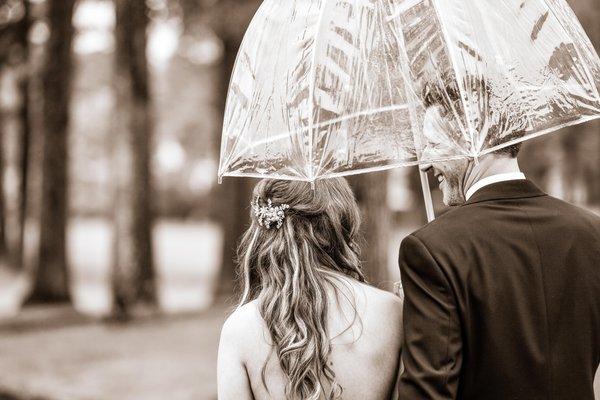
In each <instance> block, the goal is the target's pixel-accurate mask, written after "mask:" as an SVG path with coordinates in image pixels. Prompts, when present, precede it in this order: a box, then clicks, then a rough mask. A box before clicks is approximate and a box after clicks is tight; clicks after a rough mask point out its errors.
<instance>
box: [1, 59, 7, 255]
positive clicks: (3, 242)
mask: <svg viewBox="0 0 600 400" xmlns="http://www.w3.org/2000/svg"><path fill="white" fill-rule="evenodd" d="M2 72H3V65H2V64H0V79H1V77H2ZM1 90H2V87H1V86H0V91H1ZM4 127H5V126H4V110H3V109H0V177H2V176H4V170H5V165H4V164H5V162H4V161H5V160H4V143H5V140H4V139H5V131H4ZM5 200H6V199H5V196H4V179H0V260H4V259H5V258H6V255H7V254H6V253H7V244H6V215H5V210H6V201H5Z"/></svg>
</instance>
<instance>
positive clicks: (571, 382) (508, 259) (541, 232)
mask: <svg viewBox="0 0 600 400" xmlns="http://www.w3.org/2000/svg"><path fill="white" fill-rule="evenodd" d="M400 270H401V274H402V283H403V287H404V294H405V303H404V334H405V338H404V347H403V350H402V351H403V354H402V359H403V362H404V367H405V372H404V373H403V375H402V377H401V382H400V389H399V391H400V398H401V399H402V400H419V399H435V400H438V399H462V400H467V399H468V400H516V399H519V400H593V399H594V393H593V387H592V386H593V380H594V373H595V371H596V368H597V367H598V364H599V362H600V218H599V217H598V216H596V215H594V214H592V213H590V212H587V211H584V210H582V209H580V208H577V207H575V206H573V205H570V204H568V203H565V202H563V201H561V200H558V199H556V198H553V197H550V196H548V195H546V194H545V193H543V192H542V191H541V190H540V189H538V188H537V187H536V186H535V185H534V184H533V183H531V182H529V181H525V180H522V181H509V182H501V183H496V184H493V185H490V186H487V187H484V188H482V189H480V190H479V191H478V192H476V193H475V195H474V196H473V197H472V198H471V199H470V200H469V201H468V202H467V203H466V204H465V205H463V206H460V207H458V208H456V209H455V210H452V211H450V212H448V213H446V214H445V215H443V216H441V217H440V218H438V219H437V220H435V221H434V222H432V223H431V224H429V225H427V226H425V227H424V228H422V229H421V230H419V231H417V232H415V233H414V234H412V235H410V236H408V237H407V238H406V239H405V240H404V241H403V242H402V246H401V250H400Z"/></svg>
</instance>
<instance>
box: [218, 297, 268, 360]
mask: <svg viewBox="0 0 600 400" xmlns="http://www.w3.org/2000/svg"><path fill="white" fill-rule="evenodd" d="M263 330H264V321H263V319H262V318H261V316H260V311H259V309H258V304H257V302H256V300H254V301H251V302H249V303H247V304H244V305H243V306H241V307H238V308H237V309H236V310H235V311H234V312H232V313H231V314H230V315H229V316H228V317H227V319H226V320H225V323H224V324H223V328H222V330H221V340H224V339H225V340H226V341H227V342H228V343H229V344H230V345H232V346H235V347H236V348H237V349H238V350H240V351H243V349H244V347H245V344H247V343H248V341H249V340H252V339H254V338H255V337H258V336H259V335H261V336H262V333H263Z"/></svg>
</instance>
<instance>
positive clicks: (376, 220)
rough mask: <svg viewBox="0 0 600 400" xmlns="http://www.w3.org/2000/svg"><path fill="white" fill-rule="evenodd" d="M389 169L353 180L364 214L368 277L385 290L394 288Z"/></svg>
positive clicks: (365, 255) (362, 213) (363, 227)
mask: <svg viewBox="0 0 600 400" xmlns="http://www.w3.org/2000/svg"><path fill="white" fill-rule="evenodd" d="M387 176H388V174H387V172H380V173H370V174H365V175H357V176H355V177H352V178H350V179H349V181H350V184H351V185H352V187H353V189H354V193H355V195H356V200H357V201H358V204H359V206H360V210H361V215H362V233H363V238H364V240H363V244H362V246H361V248H362V253H361V259H362V261H363V269H364V271H365V275H366V277H367V280H368V281H369V282H370V283H371V284H373V285H374V286H377V287H379V288H381V289H386V290H392V289H393V285H394V282H392V279H391V274H390V270H389V259H388V254H389V246H390V239H391V228H392V225H391V224H392V222H391V221H392V213H391V211H390V210H389V208H388V207H387Z"/></svg>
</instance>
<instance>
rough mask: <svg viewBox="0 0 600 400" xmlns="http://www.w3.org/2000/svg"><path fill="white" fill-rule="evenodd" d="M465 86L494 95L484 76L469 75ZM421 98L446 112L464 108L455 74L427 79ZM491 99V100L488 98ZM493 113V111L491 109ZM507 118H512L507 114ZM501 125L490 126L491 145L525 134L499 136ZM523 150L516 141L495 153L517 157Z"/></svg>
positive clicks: (520, 132) (489, 95)
mask: <svg viewBox="0 0 600 400" xmlns="http://www.w3.org/2000/svg"><path fill="white" fill-rule="evenodd" d="M464 81H465V87H470V88H476V89H477V92H478V93H479V95H480V96H485V97H486V99H490V98H491V97H492V96H493V92H492V88H491V87H490V85H489V84H488V82H487V80H486V79H485V78H484V77H477V76H474V75H467V76H465V78H464ZM421 100H422V102H423V105H424V106H425V108H429V107H433V106H442V107H444V108H445V109H446V110H445V111H446V113H448V114H450V113H452V109H449V108H453V109H454V110H460V109H461V108H462V101H461V92H460V88H459V87H458V82H457V80H456V78H455V76H454V75H452V76H448V75H445V76H442V77H439V76H437V75H435V76H434V77H433V79H429V80H426V81H425V82H424V84H423V85H422V90H421ZM486 101H489V100H486ZM490 112H491V113H492V112H493V111H490ZM505 118H510V115H507V116H506V117H505ZM499 129H500V128H499V126H492V127H491V128H490V131H489V134H488V137H487V138H486V141H487V144H488V146H489V147H495V146H497V145H499V144H501V143H506V142H509V141H511V140H514V139H518V138H520V137H522V136H523V134H524V132H523V131H522V130H520V131H515V132H512V133H510V134H508V135H504V136H502V137H498V134H497V133H498V131H499ZM520 150H521V143H516V144H513V145H510V146H507V147H503V148H501V149H499V150H496V151H494V154H503V155H508V156H510V157H511V158H516V157H517V156H518V155H519V151H520Z"/></svg>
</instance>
